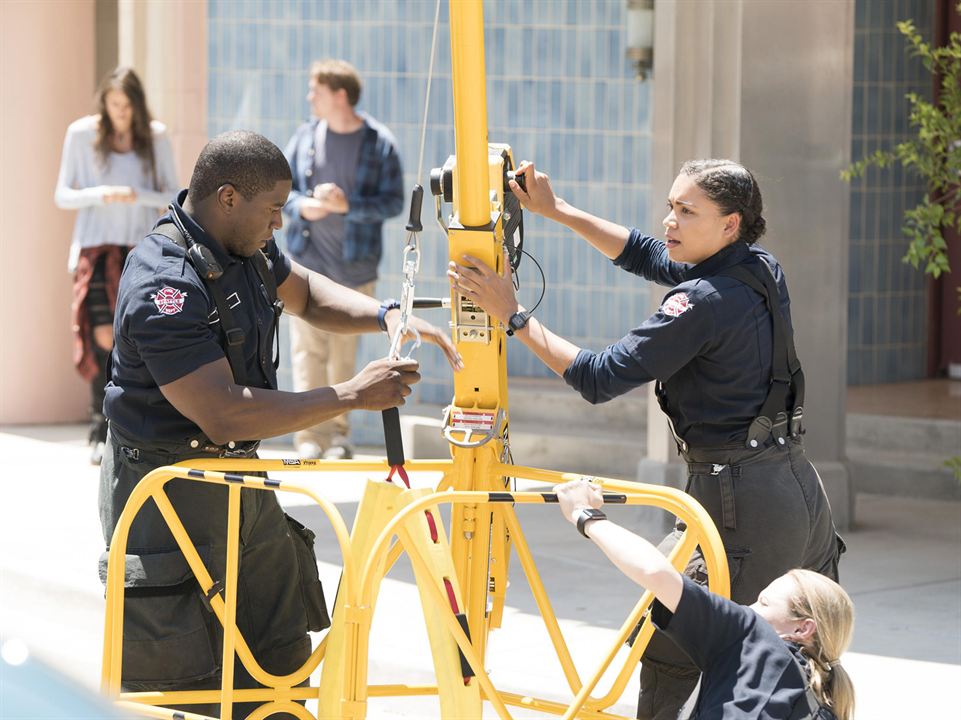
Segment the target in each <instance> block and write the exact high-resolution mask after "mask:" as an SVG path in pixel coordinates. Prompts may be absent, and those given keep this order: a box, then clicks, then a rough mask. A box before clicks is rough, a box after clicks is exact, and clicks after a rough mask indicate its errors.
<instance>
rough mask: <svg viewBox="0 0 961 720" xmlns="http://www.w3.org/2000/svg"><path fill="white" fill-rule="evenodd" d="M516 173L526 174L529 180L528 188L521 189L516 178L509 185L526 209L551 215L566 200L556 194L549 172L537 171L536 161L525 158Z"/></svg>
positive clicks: (545, 215) (525, 176)
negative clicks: (535, 167)
mask: <svg viewBox="0 0 961 720" xmlns="http://www.w3.org/2000/svg"><path fill="white" fill-rule="evenodd" d="M515 175H523V176H524V179H525V180H526V181H527V182H525V183H524V184H525V185H526V186H527V190H526V191H524V190H523V189H521V186H520V185H518V184H517V181H516V180H511V181H509V182H508V185H510V188H511V192H513V193H514V195H516V196H517V199H518V200H520V201H521V205H523V206H524V208H525V209H526V210H530V211H531V212H533V213H537V214H538V215H543V216H544V217H551V215H552V214H553V213H554V211H555V210H556V209H557V205H558V204H559V203H562V202H564V201H563V200H561V199H560V198H558V197H556V196H555V195H554V189H553V188H552V187H551V179H550V178H549V177H548V176H547V173H542V172H537V171H536V170H535V169H534V163H532V162H530V161H529V160H524V161H523V162H522V163H521V164H520V165H518V166H517V172H516V173H515Z"/></svg>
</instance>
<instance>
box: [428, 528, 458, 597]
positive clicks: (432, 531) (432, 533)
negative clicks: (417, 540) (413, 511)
mask: <svg viewBox="0 0 961 720" xmlns="http://www.w3.org/2000/svg"><path fill="white" fill-rule="evenodd" d="M424 515H426V516H427V526H428V527H429V528H430V539H431V541H432V542H433V543H434V544H435V545H436V544H437V523H435V522H434V516H433V515H431V514H430V510H424ZM451 597H453V596H451ZM454 612H457V611H456V610H455V611H454Z"/></svg>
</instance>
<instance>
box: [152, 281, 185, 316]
mask: <svg viewBox="0 0 961 720" xmlns="http://www.w3.org/2000/svg"><path fill="white" fill-rule="evenodd" d="M150 297H151V298H153V301H154V304H155V305H156V306H157V309H158V310H159V311H160V313H161V314H162V315H176V314H177V313H179V312H180V311H181V310H183V309H184V300H186V299H187V293H185V292H182V291H180V290H178V289H177V288H172V287H170V286H169V285H164V286H163V287H162V288H160V290H158V291H157V294H156V295H151V296H150Z"/></svg>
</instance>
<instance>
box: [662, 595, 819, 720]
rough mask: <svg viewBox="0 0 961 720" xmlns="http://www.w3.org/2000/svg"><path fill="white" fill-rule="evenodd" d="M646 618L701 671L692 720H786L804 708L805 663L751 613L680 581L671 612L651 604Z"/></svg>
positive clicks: (747, 608)
mask: <svg viewBox="0 0 961 720" xmlns="http://www.w3.org/2000/svg"><path fill="white" fill-rule="evenodd" d="M651 619H652V620H653V622H654V624H655V625H656V626H657V627H658V628H659V629H661V630H663V631H664V632H665V633H666V634H667V636H668V637H670V638H671V639H672V640H673V641H674V642H675V643H676V644H677V646H678V647H679V648H681V649H682V650H683V651H684V652H685V653H687V655H688V656H689V657H690V658H691V661H692V662H693V663H694V664H695V665H697V667H698V668H700V670H701V673H702V676H701V689H700V692H699V693H698V698H697V706H696V708H695V710H694V714H693V715H692V716H691V718H692V720H695V719H697V720H735V719H736V720H787V718H791V717H794V715H793V713H794V711H795V709H796V708H806V707H807V701H806V699H805V698H806V693H807V682H808V680H807V660H806V659H805V658H804V656H803V655H802V654H801V652H800V649H799V648H798V646H797V645H795V644H794V643H790V642H786V641H784V640H782V639H781V638H780V637H779V636H778V634H777V632H776V631H775V630H774V628H773V627H772V626H771V624H770V623H769V622H767V621H766V620H764V619H763V618H762V617H761V616H760V615H758V614H757V613H756V612H754V611H753V610H752V609H751V608H749V607H745V606H744V605H738V604H737V603H734V602H731V601H730V600H727V599H726V598H722V597H721V596H720V595H715V594H714V593H712V592H710V591H709V590H707V588H704V587H701V586H700V585H698V584H697V583H695V582H694V581H693V580H691V579H690V578H689V577H686V576H685V577H684V589H683V591H682V593H681V599H680V602H678V604H677V609H676V610H675V611H674V613H671V611H670V610H668V609H667V608H666V607H664V606H663V605H661V603H660V602H657V601H655V602H654V605H653V606H652V610H651ZM821 717H829V718H833V714H832V713H830V711H828V710H827V709H822V710H821Z"/></svg>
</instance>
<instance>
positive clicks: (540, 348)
mask: <svg viewBox="0 0 961 720" xmlns="http://www.w3.org/2000/svg"><path fill="white" fill-rule="evenodd" d="M517 172H518V174H521V175H524V176H525V179H526V181H527V182H526V189H522V188H521V187H520V185H518V184H517V183H516V182H515V181H513V180H512V181H511V182H510V187H511V190H512V191H513V192H514V194H515V195H517V197H518V198H519V199H520V201H521V203H522V204H523V205H524V207H525V208H526V209H528V210H530V211H532V212H535V213H537V214H539V215H543V216H544V217H547V218H550V219H552V220H555V221H557V222H559V223H561V224H563V225H565V226H567V227H568V228H570V229H571V230H573V231H574V232H576V233H577V234H578V235H580V236H581V237H582V238H584V239H585V240H586V241H587V242H588V243H590V244H591V245H592V246H593V247H594V248H595V249H596V250H598V251H599V252H600V253H602V254H603V255H605V256H606V257H607V258H609V259H610V260H612V261H613V262H614V265H615V266H617V267H619V268H621V269H623V270H626V271H628V272H630V273H633V274H635V275H639V276H641V277H643V278H644V279H645V280H649V281H652V282H655V283H658V284H660V285H664V286H667V287H668V288H670V290H669V291H668V292H667V294H666V295H665V296H664V299H663V301H662V303H661V306H660V308H659V309H658V310H657V312H655V313H654V314H653V315H652V316H651V317H649V318H647V319H646V320H644V321H643V322H642V323H640V324H639V325H638V326H637V327H635V328H633V329H632V330H630V331H629V332H628V333H627V334H626V335H625V336H624V337H622V338H621V339H620V340H618V341H617V342H615V343H614V344H612V345H610V346H609V347H608V348H607V349H605V350H602V351H600V352H593V351H590V350H587V349H582V348H579V347H577V346H576V345H574V344H573V343H571V342H569V341H567V340H565V339H564V338H561V337H559V336H558V335H556V334H554V333H552V332H551V331H550V330H548V329H547V328H546V327H545V326H544V325H543V324H542V323H540V322H539V321H538V320H537V319H536V318H533V317H530V314H529V313H527V312H525V311H524V309H523V308H522V307H520V306H519V305H518V302H517V299H516V297H515V293H514V287H513V284H512V279H511V277H510V269H509V267H508V268H507V269H506V270H505V274H504V275H499V274H498V273H496V272H495V271H493V270H492V269H491V268H489V267H487V266H486V265H485V264H484V263H482V262H481V261H479V260H478V259H476V258H473V257H469V256H465V257H464V259H463V262H462V264H454V263H452V264H451V266H450V269H449V270H448V275H449V277H450V280H451V283H452V284H453V285H454V287H455V288H457V289H458V291H459V292H461V293H462V294H464V295H465V296H467V297H469V298H470V299H471V300H472V301H474V302H476V303H477V304H478V305H480V306H481V307H483V308H484V309H485V310H486V311H487V312H488V313H489V314H490V315H491V316H493V318H496V319H497V320H499V321H501V322H502V323H504V324H505V325H506V326H507V327H508V332H509V333H511V334H513V336H515V337H517V338H518V339H519V340H520V341H521V342H522V343H523V344H524V345H526V346H527V347H528V348H529V349H530V350H532V351H533V352H534V354H535V355H537V357H538V358H539V359H540V360H541V361H542V362H543V363H544V364H545V365H547V366H548V367H549V368H551V369H552V370H553V371H554V372H556V373H557V374H558V375H560V376H562V377H563V378H564V380H565V381H566V382H567V384H568V385H570V386H571V387H572V388H574V389H575V390H577V391H578V392H579V393H580V394H581V395H582V396H583V397H584V398H585V399H586V400H587V401H588V402H591V403H600V402H606V401H607V400H610V399H611V398H613V397H616V396H618V395H621V394H623V393H626V392H629V391H630V390H633V389H634V388H637V387H639V386H641V385H645V384H647V383H649V382H655V383H656V386H655V389H656V395H657V398H658V401H659V403H660V405H661V408H662V409H663V410H664V412H665V413H666V414H667V416H668V419H669V421H670V425H671V431H672V433H673V435H674V439H675V441H676V443H677V447H678V452H679V453H680V454H681V456H682V457H683V458H684V460H685V461H686V462H687V466H688V484H687V488H686V491H687V492H688V493H689V494H690V495H692V496H693V497H694V498H695V499H697V500H698V502H700V503H701V505H703V506H704V508H705V509H706V510H707V511H708V513H709V514H710V516H711V519H712V520H713V521H714V523H715V525H716V526H717V528H718V531H719V532H720V535H721V540H722V541H723V543H724V548H725V551H726V553H727V556H728V566H729V568H730V573H731V598H732V600H734V601H735V602H738V603H741V604H750V603H753V602H754V601H755V599H756V598H757V596H758V593H759V592H761V591H762V590H763V589H764V588H765V587H767V586H768V584H769V583H771V582H772V581H773V580H774V579H775V578H777V577H779V576H781V575H783V574H784V573H786V572H787V571H788V570H791V569H792V568H806V569H809V570H813V571H815V572H818V573H822V574H824V575H826V576H827V577H829V578H832V579H834V580H837V564H838V558H839V555H840V553H841V552H843V547H844V546H843V543H842V542H841V541H840V538H838V536H837V534H836V533H835V530H834V523H833V521H832V519H831V509H830V506H829V504H828V500H827V496H826V495H825V493H824V489H823V487H822V485H821V480H820V478H819V477H818V474H817V472H816V471H815V469H814V467H813V465H811V463H810V462H809V461H808V459H807V458H806V457H805V454H804V444H803V438H802V433H803V429H802V427H801V421H802V417H803V402H804V377H803V373H802V372H801V366H800V362H799V361H798V359H797V355H796V353H795V352H794V339H793V330H792V326H791V305H790V296H789V294H788V289H787V285H786V283H785V279H784V273H783V272H782V270H781V266H780V264H779V263H778V261H777V259H776V258H775V257H774V256H773V255H771V254H770V253H769V252H767V251H766V250H764V249H763V248H761V247H760V246H759V245H758V244H757V241H758V240H759V239H760V237H761V236H762V235H763V234H764V232H765V230H766V222H765V219H764V216H763V203H762V200H761V190H760V188H759V187H758V184H757V182H756V180H755V178H754V175H753V174H752V173H751V172H750V171H749V170H748V169H747V168H745V167H744V166H742V165H740V164H739V163H736V162H734V161H731V160H713V159H712V160H693V161H689V162H686V163H684V165H683V166H682V167H681V169H680V172H679V174H678V176H677V178H676V179H675V180H674V183H673V185H672V187H671V190H670V193H669V194H668V197H667V215H666V217H665V218H664V220H663V226H664V230H665V232H664V238H663V240H659V239H656V238H654V237H651V236H649V235H645V234H643V233H642V232H640V231H639V230H637V229H629V228H626V227H624V226H622V225H618V224H616V223H613V222H610V221H607V220H603V219H601V218H599V217H596V216H594V215H591V214H589V213H586V212H584V211H582V210H579V209H577V208H575V207H573V206H571V205H569V204H568V203H567V202H565V201H564V200H562V199H561V198H558V197H556V196H555V195H554V191H553V189H552V188H551V184H550V178H549V177H548V176H547V175H546V174H544V173H541V172H536V171H535V170H534V166H533V165H532V164H531V163H529V162H524V163H521V165H520V166H519V167H518V171H517ZM684 529H685V528H684V527H683V526H680V525H679V526H678V527H677V528H675V531H674V532H673V533H672V534H671V535H669V536H668V537H667V538H666V539H665V541H664V542H663V543H662V551H665V552H666V551H667V550H668V549H669V548H670V547H671V546H673V545H674V544H675V543H676V542H677V540H678V539H679V538H680V536H681V534H682V532H683V531H684ZM686 574H687V575H688V576H689V577H690V578H692V579H693V580H695V581H696V582H699V583H701V584H703V583H704V582H705V580H706V579H707V578H706V573H705V570H704V563H703V559H701V558H697V557H696V558H695V559H694V560H692V562H691V564H690V566H689V567H688V569H687V571H686ZM699 674H700V673H699V670H698V668H697V667H695V666H694V665H692V664H691V662H690V660H689V658H688V657H687V655H686V654H685V653H684V652H682V651H681V650H680V649H678V648H677V646H676V645H675V644H674V643H672V642H670V641H669V640H668V639H667V638H666V637H665V635H664V634H663V633H655V634H654V637H653V638H652V640H651V642H650V644H649V646H648V648H647V649H646V651H645V654H644V659H643V664H642V668H641V694H640V697H639V699H638V715H637V716H638V718H645V719H648V720H675V719H676V718H677V717H678V714H679V713H680V711H681V708H682V706H683V705H684V704H685V703H686V702H687V700H688V699H689V698H690V697H691V695H692V693H693V691H694V688H695V686H696V684H697V680H698V676H699Z"/></svg>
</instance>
